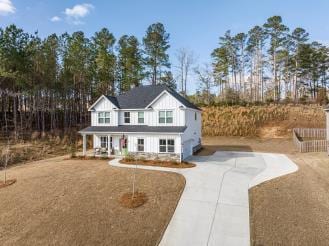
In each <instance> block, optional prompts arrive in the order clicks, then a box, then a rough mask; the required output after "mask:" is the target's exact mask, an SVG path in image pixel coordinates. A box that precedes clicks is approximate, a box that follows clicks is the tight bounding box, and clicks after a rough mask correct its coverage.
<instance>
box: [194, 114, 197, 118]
mask: <svg viewBox="0 0 329 246" xmlns="http://www.w3.org/2000/svg"><path fill="white" fill-rule="evenodd" d="M194 119H195V120H196V119H197V114H196V112H195V113H194Z"/></svg>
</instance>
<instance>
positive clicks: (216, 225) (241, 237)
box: [111, 151, 298, 246]
mask: <svg viewBox="0 0 329 246" xmlns="http://www.w3.org/2000/svg"><path fill="white" fill-rule="evenodd" d="M189 161H191V162H194V163H196V164H197V166H196V167H195V168H190V169H172V168H160V167H146V166H139V168H143V169H152V170H163V171H174V172H177V173H180V174H182V175H184V177H185V178H186V186H185V189H184V192H183V194H182V197H181V199H180V201H179V203H178V205H177V208H176V210H175V213H174V215H173V218H172V219H171V221H170V223H169V225H168V227H167V230H166V231H165V233H164V236H163V238H162V241H161V243H160V245H162V246H176V245H177V246H178V245H179V246H183V245H188V246H192V245H197V246H203V245H239V246H242V245H249V244H250V231H249V199H248V189H249V188H250V187H252V186H255V185H257V184H259V183H261V182H264V181H266V180H270V179H273V178H275V177H278V176H282V175H285V174H288V173H291V172H295V171H296V170H297V169H298V167H297V166H296V165H295V164H294V163H293V162H292V161H291V160H290V159H289V158H288V157H286V156H285V155H282V154H268V153H254V152H229V151H228V152H225V151H220V152H216V153H214V154H213V155H211V156H193V157H191V158H190V159H189ZM111 165H115V166H125V165H122V164H120V163H118V161H117V160H114V161H111ZM125 167H126V166H125Z"/></svg>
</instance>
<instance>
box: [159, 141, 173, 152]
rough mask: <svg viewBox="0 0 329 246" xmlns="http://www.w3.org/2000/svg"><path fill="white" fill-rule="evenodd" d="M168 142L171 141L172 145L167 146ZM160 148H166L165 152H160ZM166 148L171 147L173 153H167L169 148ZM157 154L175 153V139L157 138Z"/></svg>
mask: <svg viewBox="0 0 329 246" xmlns="http://www.w3.org/2000/svg"><path fill="white" fill-rule="evenodd" d="M161 140H164V141H165V144H161V143H160V142H161ZM169 141H173V143H174V144H170V145H169V144H168V143H169ZM161 147H165V148H166V151H165V152H163V151H160V148H161ZM168 147H172V148H173V151H168V150H169V148H168ZM159 153H163V154H169V153H175V139H174V138H159Z"/></svg>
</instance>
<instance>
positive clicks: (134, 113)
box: [119, 110, 147, 125]
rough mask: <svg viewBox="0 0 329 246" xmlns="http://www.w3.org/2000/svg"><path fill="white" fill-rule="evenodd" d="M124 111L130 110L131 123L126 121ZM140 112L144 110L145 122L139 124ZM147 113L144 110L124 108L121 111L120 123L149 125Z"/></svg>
mask: <svg viewBox="0 0 329 246" xmlns="http://www.w3.org/2000/svg"><path fill="white" fill-rule="evenodd" d="M124 112H130V123H125V122H124ZM138 112H144V124H138ZM146 113H147V112H146V111H144V110H139V111H136V110H131V111H129V110H122V111H120V112H119V125H147V121H146Z"/></svg>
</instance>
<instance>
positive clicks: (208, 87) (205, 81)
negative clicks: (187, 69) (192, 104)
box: [194, 63, 216, 104]
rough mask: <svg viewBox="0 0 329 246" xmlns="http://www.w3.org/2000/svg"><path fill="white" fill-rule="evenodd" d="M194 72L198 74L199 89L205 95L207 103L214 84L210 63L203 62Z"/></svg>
mask: <svg viewBox="0 0 329 246" xmlns="http://www.w3.org/2000/svg"><path fill="white" fill-rule="evenodd" d="M194 72H195V73H196V75H197V76H198V80H199V83H200V84H199V89H200V91H201V92H202V94H204V95H205V103H207V104H209V103H210V101H211V92H212V90H213V89H214V87H215V86H216V83H215V80H214V76H213V71H212V67H211V65H210V64H208V63H205V64H204V65H203V66H202V67H197V68H195V69H194Z"/></svg>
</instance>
